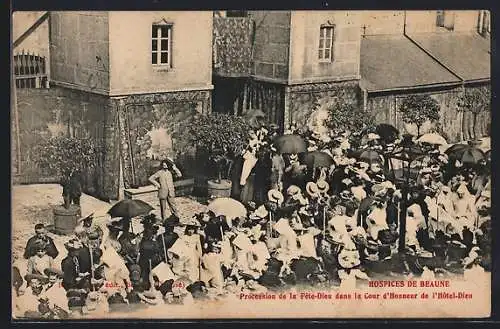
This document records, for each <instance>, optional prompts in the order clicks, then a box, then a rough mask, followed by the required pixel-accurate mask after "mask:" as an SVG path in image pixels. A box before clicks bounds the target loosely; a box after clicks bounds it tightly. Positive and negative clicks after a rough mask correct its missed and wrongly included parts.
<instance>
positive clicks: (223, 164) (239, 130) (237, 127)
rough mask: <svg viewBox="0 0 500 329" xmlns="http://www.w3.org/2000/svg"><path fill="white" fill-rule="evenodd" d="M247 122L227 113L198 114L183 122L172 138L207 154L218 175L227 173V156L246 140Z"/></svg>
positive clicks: (220, 176) (229, 156) (237, 151)
mask: <svg viewBox="0 0 500 329" xmlns="http://www.w3.org/2000/svg"><path fill="white" fill-rule="evenodd" d="M250 129H251V128H250V126H249V124H248V123H247V122H246V121H245V120H244V119H243V118H241V117H237V116H234V115H230V114H220V113H212V114H209V115H203V114H198V115H196V116H194V117H193V119H192V120H191V121H189V122H186V123H184V124H183V127H182V128H181V129H179V133H177V134H176V135H175V138H176V140H177V141H179V143H182V144H183V147H189V146H194V147H196V148H197V150H198V151H200V152H206V153H208V154H210V160H211V161H212V162H213V163H215V165H216V167H217V174H218V177H219V179H220V178H222V176H224V177H227V174H228V169H229V168H228V167H229V165H230V160H231V159H232V158H233V157H235V156H237V155H238V154H241V152H243V150H244V149H245V148H246V146H247V144H248V132H249V130H250Z"/></svg>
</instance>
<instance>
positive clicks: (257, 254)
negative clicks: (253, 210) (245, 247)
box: [249, 224, 271, 273]
mask: <svg viewBox="0 0 500 329" xmlns="http://www.w3.org/2000/svg"><path fill="white" fill-rule="evenodd" d="M264 234H265V232H264V231H262V230H261V226H260V224H257V225H255V226H254V227H252V229H251V235H250V240H251V241H252V247H251V248H250V253H251V258H250V264H249V265H250V266H249V267H250V269H252V270H254V271H257V272H259V273H262V272H263V271H265V269H266V264H267V261H268V259H269V258H271V255H270V254H269V250H268V249H267V245H266V244H265V242H264V241H263V236H264Z"/></svg>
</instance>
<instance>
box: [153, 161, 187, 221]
mask: <svg viewBox="0 0 500 329" xmlns="http://www.w3.org/2000/svg"><path fill="white" fill-rule="evenodd" d="M160 166H161V168H160V170H158V171H157V172H156V173H154V174H153V175H151V177H149V182H150V183H151V184H153V185H154V186H156V187H157V188H158V199H159V200H160V210H161V218H162V219H166V216H167V214H166V211H167V203H168V205H169V209H170V212H171V213H172V214H174V215H176V216H178V212H177V205H176V203H175V189H174V179H173V174H175V175H177V176H178V177H181V176H182V173H181V172H180V170H179V169H177V167H176V166H175V164H174V162H173V161H169V160H163V161H162V162H161V164H160Z"/></svg>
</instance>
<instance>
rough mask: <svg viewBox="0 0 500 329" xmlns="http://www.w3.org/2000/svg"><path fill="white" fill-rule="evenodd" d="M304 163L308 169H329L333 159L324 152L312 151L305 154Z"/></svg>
mask: <svg viewBox="0 0 500 329" xmlns="http://www.w3.org/2000/svg"><path fill="white" fill-rule="evenodd" d="M304 163H305V164H306V165H307V166H308V167H309V168H322V167H323V168H329V167H330V166H331V165H332V164H333V163H334V161H333V158H332V157H331V156H330V155H329V154H328V153H325V152H321V151H313V152H309V153H307V154H306V156H305V157H304Z"/></svg>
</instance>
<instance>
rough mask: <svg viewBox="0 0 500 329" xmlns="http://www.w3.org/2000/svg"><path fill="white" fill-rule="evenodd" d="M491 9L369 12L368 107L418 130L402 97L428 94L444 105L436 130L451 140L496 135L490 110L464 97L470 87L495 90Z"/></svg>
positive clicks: (364, 75)
mask: <svg viewBox="0 0 500 329" xmlns="http://www.w3.org/2000/svg"><path fill="white" fill-rule="evenodd" d="M487 16H488V13H487V12H485V11H477V10H476V11H380V12H379V11H377V12H366V13H364V17H363V20H362V21H363V25H362V30H361V31H362V38H361V53H360V56H361V80H360V87H361V89H362V94H363V95H364V97H363V106H364V107H365V109H366V110H367V111H371V112H372V113H374V114H375V118H376V120H377V122H385V123H391V124H393V125H395V126H396V127H398V128H399V129H400V130H401V131H406V132H410V133H415V132H416V129H415V127H413V126H412V125H408V124H404V123H403V122H402V120H401V116H400V114H399V107H400V104H401V102H402V100H403V99H404V98H405V97H406V96H408V95H411V94H416V93H417V94H427V95H430V96H431V97H432V98H434V99H435V100H436V101H437V102H438V103H439V105H440V109H441V115H440V121H439V122H438V123H435V124H430V123H428V124H426V125H425V126H424V127H423V128H424V129H423V132H424V133H425V132H426V131H429V130H437V131H438V132H440V133H441V134H443V135H446V137H447V139H448V142H458V141H462V140H468V139H474V138H480V137H482V136H485V135H488V134H489V123H490V122H491V119H490V111H489V107H488V106H485V107H484V108H483V109H482V111H479V113H477V114H475V113H473V112H472V111H470V110H468V109H466V108H464V107H463V106H462V104H461V102H460V100H461V98H462V97H463V95H464V93H469V92H480V93H482V94H483V95H487V94H488V93H489V90H490V76H491V72H490V39H489V32H488V31H489V26H488V24H489V21H488V18H487Z"/></svg>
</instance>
